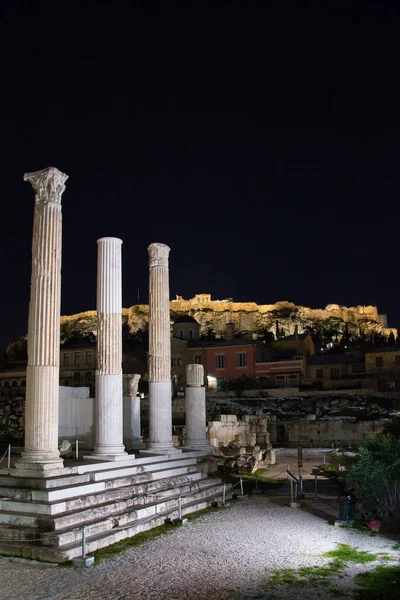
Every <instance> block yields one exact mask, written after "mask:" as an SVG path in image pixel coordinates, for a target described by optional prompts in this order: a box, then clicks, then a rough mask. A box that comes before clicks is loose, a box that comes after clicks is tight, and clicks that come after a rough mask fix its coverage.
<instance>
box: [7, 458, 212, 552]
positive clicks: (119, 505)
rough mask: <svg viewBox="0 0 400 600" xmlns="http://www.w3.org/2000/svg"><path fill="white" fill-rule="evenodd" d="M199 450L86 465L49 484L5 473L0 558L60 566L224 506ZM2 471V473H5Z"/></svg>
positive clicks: (69, 467) (72, 468) (78, 465)
mask: <svg viewBox="0 0 400 600" xmlns="http://www.w3.org/2000/svg"><path fill="white" fill-rule="evenodd" d="M206 465H207V459H206V456H205V453H204V452H202V451H199V450H194V451H185V450H184V451H182V452H181V453H171V454H170V455H158V454H157V455H149V454H148V453H146V455H140V454H138V455H136V457H135V458H132V457H131V458H130V457H129V455H128V456H127V458H126V460H123V461H118V462H115V463H112V462H108V461H107V462H103V463H99V461H97V460H96V461H93V462H91V461H90V460H85V461H82V462H81V463H75V465H73V464H71V465H67V469H66V472H67V474H65V475H62V476H59V477H50V478H21V477H13V476H11V475H10V474H9V473H8V471H5V470H3V473H4V474H1V471H0V554H3V555H4V554H5V555H12V556H21V557H24V558H31V559H36V560H43V561H49V562H56V563H62V562H66V561H69V560H71V559H73V558H76V557H79V556H81V554H82V527H83V525H85V532H86V553H87V554H90V553H91V552H94V551H96V550H98V549H100V548H104V547H105V546H109V545H110V544H114V543H116V542H118V541H120V540H122V539H125V538H128V537H131V536H133V535H135V534H137V533H139V532H141V531H145V530H148V529H152V528H153V527H156V526H157V525H162V524H163V523H164V521H165V519H166V518H167V517H169V518H171V519H174V518H176V517H178V498H179V496H181V510H182V515H184V514H188V513H191V512H194V511H197V510H201V509H203V508H206V507H207V506H209V505H210V504H211V503H212V502H214V501H216V500H221V499H222V493H223V484H222V481H221V480H220V479H218V478H208V477H207V475H206V474H205V472H204V471H205V470H206V468H205V467H206ZM4 471H5V472H4Z"/></svg>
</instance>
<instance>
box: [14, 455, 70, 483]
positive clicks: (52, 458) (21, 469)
mask: <svg viewBox="0 0 400 600" xmlns="http://www.w3.org/2000/svg"><path fill="white" fill-rule="evenodd" d="M65 471H66V470H65V469H64V461H63V459H62V458H61V457H60V455H59V454H58V452H54V453H53V452H36V451H35V452H29V451H25V452H22V454H21V458H20V460H18V461H17V462H16V463H15V471H14V470H12V475H13V476H14V477H55V476H57V475H62V474H64V473H65ZM10 473H11V470H10Z"/></svg>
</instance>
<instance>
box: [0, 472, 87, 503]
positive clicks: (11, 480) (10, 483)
mask: <svg viewBox="0 0 400 600" xmlns="http://www.w3.org/2000/svg"><path fill="white" fill-rule="evenodd" d="M89 482H90V473H84V474H82V475H65V476H63V477H49V478H37V479H34V478H26V477H10V476H9V475H1V476H0V496H8V497H10V496H11V494H15V495H18V494H21V493H22V490H24V491H25V492H26V491H27V490H29V492H30V490H33V489H37V490H41V489H53V488H58V487H68V486H70V485H78V484H81V483H89Z"/></svg>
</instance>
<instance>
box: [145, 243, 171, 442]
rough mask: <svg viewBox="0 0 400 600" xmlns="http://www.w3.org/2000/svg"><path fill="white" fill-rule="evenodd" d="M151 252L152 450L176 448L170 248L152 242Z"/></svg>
mask: <svg viewBox="0 0 400 600" xmlns="http://www.w3.org/2000/svg"><path fill="white" fill-rule="evenodd" d="M148 252H149V271H150V273H149V283H150V290H149V438H150V443H149V450H151V451H158V450H159V451H160V452H166V451H169V450H174V445H173V443H172V394H171V333H170V316H169V278H168V276H169V273H168V256H169V252H170V248H169V247H168V246H166V245H165V244H158V243H154V244H150V246H149V247H148Z"/></svg>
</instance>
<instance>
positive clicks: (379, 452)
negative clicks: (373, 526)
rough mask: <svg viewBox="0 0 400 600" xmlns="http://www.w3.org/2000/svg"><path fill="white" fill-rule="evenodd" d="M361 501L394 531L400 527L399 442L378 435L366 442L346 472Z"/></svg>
mask: <svg viewBox="0 0 400 600" xmlns="http://www.w3.org/2000/svg"><path fill="white" fill-rule="evenodd" d="M346 480H347V483H348V484H351V485H354V486H355V488H356V490H357V493H358V496H359V498H360V500H361V501H362V502H363V503H364V505H367V506H368V507H370V508H371V509H373V510H375V512H376V514H377V516H378V517H379V518H380V519H381V520H382V521H386V522H387V523H388V524H389V522H390V525H391V526H392V527H396V526H397V527H398V526H400V439H399V438H395V437H394V436H391V435H389V434H384V433H378V434H375V435H371V436H369V437H368V438H367V440H365V441H364V442H363V443H362V444H361V446H360V448H359V452H358V456H357V457H356V458H355V459H354V460H353V461H352V463H351V464H350V465H349V466H348V469H347V471H346Z"/></svg>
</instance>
